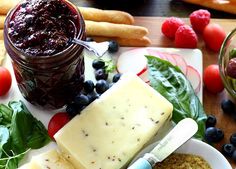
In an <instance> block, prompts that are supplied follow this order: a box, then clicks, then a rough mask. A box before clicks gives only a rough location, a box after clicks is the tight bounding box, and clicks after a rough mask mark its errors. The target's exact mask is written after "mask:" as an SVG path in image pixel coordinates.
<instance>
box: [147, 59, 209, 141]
mask: <svg viewBox="0 0 236 169" xmlns="http://www.w3.org/2000/svg"><path fill="white" fill-rule="evenodd" d="M146 57H147V59H148V68H149V69H148V71H149V80H150V84H151V86H152V87H153V88H154V89H155V90H156V91H158V92H159V93H160V94H161V95H163V96H164V97H165V98H166V99H167V100H169V101H170V102H171V103H172V104H173V107H174V110H173V117H172V120H173V121H174V122H175V123H178V122H179V121H181V120H182V119H184V118H187V117H189V118H192V119H194V120H195V121H196V122H197V124H198V132H197V133H196V134H195V137H196V138H198V139H203V137H204V131H205V120H206V118H207V116H206V113H205V112H204V109H203V106H202V104H201V102H200V101H199V98H198V97H197V96H196V95H195V93H194V90H193V88H192V86H191V84H190V82H189V81H188V80H187V79H186V77H185V75H184V74H183V73H182V72H181V70H180V69H179V68H178V67H177V66H173V65H172V64H171V63H169V62H168V61H165V60H162V59H159V58H157V57H154V56H146Z"/></svg>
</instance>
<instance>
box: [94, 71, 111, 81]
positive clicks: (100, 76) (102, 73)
mask: <svg viewBox="0 0 236 169" xmlns="http://www.w3.org/2000/svg"><path fill="white" fill-rule="evenodd" d="M107 78H108V73H106V70H105V69H98V70H96V71H95V79H96V80H101V79H103V80H107Z"/></svg>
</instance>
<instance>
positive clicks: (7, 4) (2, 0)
mask: <svg viewBox="0 0 236 169" xmlns="http://www.w3.org/2000/svg"><path fill="white" fill-rule="evenodd" d="M18 2H19V0H0V14H3V15H6V14H7V12H8V11H9V10H10V9H11V8H13V7H14V6H15V5H16V4H17V3H18Z"/></svg>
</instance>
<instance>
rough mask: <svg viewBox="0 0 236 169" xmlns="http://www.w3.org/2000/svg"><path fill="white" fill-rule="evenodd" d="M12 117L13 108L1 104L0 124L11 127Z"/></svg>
mask: <svg viewBox="0 0 236 169" xmlns="http://www.w3.org/2000/svg"><path fill="white" fill-rule="evenodd" d="M11 119H12V110H11V109H10V108H8V107H7V106H6V105H4V104H0V125H4V126H7V127H9V126H10V124H11Z"/></svg>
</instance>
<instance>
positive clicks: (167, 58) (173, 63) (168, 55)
mask: <svg viewBox="0 0 236 169" xmlns="http://www.w3.org/2000/svg"><path fill="white" fill-rule="evenodd" d="M163 55H165V57H166V60H167V61H169V62H170V63H171V64H172V65H174V66H176V65H177V62H176V60H175V57H174V56H173V55H172V54H170V53H163Z"/></svg>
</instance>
